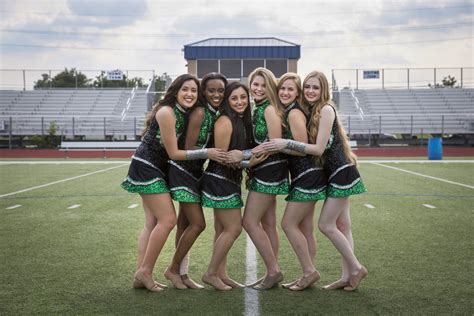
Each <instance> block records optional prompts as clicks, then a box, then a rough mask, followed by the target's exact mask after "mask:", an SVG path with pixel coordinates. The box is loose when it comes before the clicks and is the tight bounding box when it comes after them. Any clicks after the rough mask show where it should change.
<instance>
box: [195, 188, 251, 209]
mask: <svg viewBox="0 0 474 316" xmlns="http://www.w3.org/2000/svg"><path fill="white" fill-rule="evenodd" d="M202 206H204V207H210V208H241V207H243V206H244V202H243V201H242V198H241V196H240V194H238V193H234V194H231V195H229V196H223V197H221V196H213V195H211V194H209V193H206V192H202Z"/></svg>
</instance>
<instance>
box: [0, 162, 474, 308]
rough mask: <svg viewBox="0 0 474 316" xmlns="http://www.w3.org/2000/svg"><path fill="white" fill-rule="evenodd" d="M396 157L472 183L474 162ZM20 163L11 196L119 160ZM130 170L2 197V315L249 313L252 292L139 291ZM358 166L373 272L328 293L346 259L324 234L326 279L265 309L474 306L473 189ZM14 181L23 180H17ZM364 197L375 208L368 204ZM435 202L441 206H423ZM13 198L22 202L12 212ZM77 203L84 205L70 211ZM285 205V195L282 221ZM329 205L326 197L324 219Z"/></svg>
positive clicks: (240, 260)
mask: <svg viewBox="0 0 474 316" xmlns="http://www.w3.org/2000/svg"><path fill="white" fill-rule="evenodd" d="M394 166H396V167H398V168H402V169H407V170H411V171H415V172H420V173H424V174H427V175H432V176H436V177H445V176H446V178H448V176H449V178H448V179H449V180H451V181H456V182H461V183H466V184H472V183H469V180H470V179H472V178H470V177H469V176H466V174H469V172H472V171H471V170H472V168H470V166H471V164H466V165H464V164H450V165H444V164H443V165H439V166H438V165H419V164H402V165H395V164H394ZM431 166H438V167H437V168H432V167H431ZM17 167H18V166H6V165H3V166H0V172H1V175H2V179H8V181H2V184H0V192H1V193H8V192H12V191H14V190H19V189H22V188H25V187H30V186H34V185H38V184H42V183H46V182H48V181H55V180H59V179H63V178H67V177H72V176H75V175H79V174H82V173H87V172H91V171H95V170H100V169H105V168H108V167H110V165H68V166H66V165H55V166H49V165H47V166H36V165H31V166H30V165H24V166H21V168H17ZM426 167H428V168H426ZM126 169H127V168H126V167H123V168H118V169H115V170H110V171H107V172H104V173H100V174H96V175H91V176H88V177H84V178H79V179H76V180H73V181H69V182H65V183H62V184H58V185H52V186H49V187H44V188H41V189H38V190H34V191H29V192H25V193H20V194H17V195H13V196H10V197H6V198H1V199H0V210H1V213H0V214H1V215H0V219H1V220H0V238H1V241H2V243H1V244H0V254H1V257H2V269H1V271H0V281H1V282H0V313H1V314H2V315H10V314H33V313H34V314H37V313H39V314H53V313H58V314H158V315H162V314H173V315H175V314H193V315H194V314H203V315H209V314H211V315H212V314H214V315H218V314H219V315H223V314H224V315H241V314H243V312H244V296H245V292H244V290H232V291H229V292H225V293H224V292H218V291H215V290H213V289H210V288H209V287H207V288H206V289H205V290H184V291H183V290H176V289H172V288H170V289H167V290H166V291H163V292H161V293H150V292H148V291H146V290H134V289H132V288H131V278H132V276H133V272H134V268H135V256H136V242H137V237H138V234H139V232H140V230H141V227H142V225H143V214H142V212H143V211H142V210H141V207H140V206H139V207H137V208H134V209H129V208H128V206H129V205H130V204H133V203H135V204H139V205H140V198H139V197H138V196H137V195H133V194H128V193H126V192H125V191H123V190H121V189H120V187H119V183H120V181H121V180H122V178H123V177H124V175H125V173H126ZM360 171H361V173H362V176H363V178H364V182H365V184H366V185H367V187H368V189H369V192H368V193H367V194H363V195H360V196H355V197H353V198H351V216H352V222H353V234H354V240H355V245H356V255H357V256H358V258H359V259H360V261H361V262H362V263H363V264H364V265H366V266H367V268H368V269H369V277H368V278H367V279H366V280H364V281H363V283H362V284H361V288H360V289H359V290H358V291H357V292H354V293H346V292H343V291H324V290H322V288H321V287H322V285H324V284H328V283H330V282H332V281H334V280H336V279H337V278H338V276H339V271H340V270H339V269H340V267H339V264H340V259H339V255H338V253H337V252H336V250H335V249H334V247H333V246H332V244H330V242H329V241H328V240H327V238H326V237H324V236H322V235H321V234H320V233H319V232H316V233H315V234H316V236H317V240H318V253H317V259H316V265H317V268H318V270H319V271H320V272H321V275H322V278H321V281H320V282H319V283H318V284H317V285H316V286H315V287H314V288H313V289H309V290H306V291H302V292H290V291H288V290H284V289H281V288H277V289H273V290H271V291H265V292H258V296H259V304H260V313H261V314H262V315H287V314H301V315H305V314H306V315H309V314H311V315H314V314H347V313H351V314H472V313H473V311H474V308H473V304H472V299H471V297H472V296H473V294H474V289H473V286H472V284H471V282H470V275H472V274H473V272H474V271H473V262H474V255H473V251H472V249H474V248H473V246H474V245H473V242H472V238H470V237H469V236H470V232H471V231H472V228H473V224H472V223H473V215H474V208H473V206H474V203H473V200H474V197H473V195H472V189H469V188H463V187H459V186H455V185H451V184H448V183H443V182H439V181H434V180H430V179H426V178H421V177H417V176H414V175H409V174H406V173H402V172H399V171H396V170H391V169H387V168H384V167H381V166H376V165H372V164H365V163H364V164H361V166H360ZM52 175H54V176H52ZM29 179H34V183H31V182H30V181H29ZM10 180H11V181H10ZM15 181H17V182H15ZM9 183H15V188H14V189H13V188H12V187H10V185H9ZM366 203H369V204H372V205H374V206H375V209H369V208H366V207H365V206H364V204H366ZM425 203H427V204H431V205H434V206H436V209H428V208H426V207H423V206H422V204H425ZM15 204H21V205H22V207H20V208H16V209H11V210H7V209H6V207H8V206H11V205H15ZM73 204H81V207H80V208H76V209H67V207H69V206H70V205H73ZM284 205H285V202H284V200H283V198H279V200H278V207H279V208H278V218H279V219H281V217H282V212H283V209H284ZM320 207H321V202H318V205H317V207H316V213H315V214H316V215H315V217H316V220H317V217H318V214H319V210H320ZM204 211H205V214H206V220H207V229H206V230H205V231H204V233H203V234H202V235H201V236H200V237H199V238H198V240H197V241H196V243H195V245H194V247H193V248H192V250H191V264H190V275H191V277H193V278H194V279H195V280H197V281H199V279H200V276H201V275H202V274H203V273H204V271H205V269H206V267H207V264H208V262H209V259H210V256H211V252H212V246H211V245H212V238H213V220H212V217H213V216H212V210H210V209H205V210H204ZM315 227H317V224H315ZM245 239H246V236H245V233H243V234H241V236H240V237H239V239H238V240H237V242H236V244H235V245H234V247H233V248H232V250H231V254H230V257H229V263H228V264H229V267H228V269H229V273H230V275H231V276H232V277H233V278H235V279H236V280H237V281H240V282H244V281H245V243H246V241H245ZM280 239H281V245H280V255H279V261H280V265H281V267H282V270H283V273H284V275H285V281H287V280H293V279H295V278H297V277H299V276H300V274H301V269H300V267H299V264H298V261H297V259H296V257H295V255H294V253H293V250H292V249H291V246H290V245H289V243H288V241H287V240H286V238H285V235H284V234H283V232H282V231H281V230H280ZM173 245H174V232H173V233H172V234H171V235H170V238H169V240H168V242H167V244H166V245H165V248H164V249H163V251H162V254H161V255H160V258H159V260H158V262H157V266H156V268H155V276H156V278H157V280H159V281H161V282H165V279H164V277H163V276H162V272H163V271H164V270H165V268H166V267H167V265H168V264H169V262H170V261H171V257H172V255H173V248H174V247H173ZM257 256H258V255H257ZM258 262H259V263H258V265H259V274H258V275H259V276H261V275H263V273H264V268H263V265H262V262H261V260H260V259H259V260H258ZM165 283H166V282H165ZM251 291H253V290H251Z"/></svg>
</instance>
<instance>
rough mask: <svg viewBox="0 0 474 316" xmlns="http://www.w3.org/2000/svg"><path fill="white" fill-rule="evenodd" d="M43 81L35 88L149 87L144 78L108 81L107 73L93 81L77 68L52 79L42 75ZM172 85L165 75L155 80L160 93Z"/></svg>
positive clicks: (124, 78)
mask: <svg viewBox="0 0 474 316" xmlns="http://www.w3.org/2000/svg"><path fill="white" fill-rule="evenodd" d="M41 77H42V78H41V79H39V80H37V81H35V85H34V88H35V89H41V88H75V87H77V88H126V87H135V86H136V85H137V86H138V87H139V88H143V87H147V84H145V83H144V82H143V78H140V77H133V78H127V76H126V75H125V74H124V75H123V79H122V80H108V79H107V73H106V72H105V71H102V72H101V73H100V75H98V76H96V77H95V78H93V79H89V78H87V76H86V75H85V74H83V73H82V72H80V71H77V70H76V68H70V69H67V68H64V71H62V72H60V73H58V74H57V75H55V76H54V77H50V76H49V74H46V73H44V74H42V75H41ZM168 81H169V83H171V78H170V77H169V76H168V75H167V74H166V73H164V74H163V75H162V76H158V77H156V79H155V88H156V90H158V91H162V90H164V88H165V86H166V87H167V84H168V85H169V83H168Z"/></svg>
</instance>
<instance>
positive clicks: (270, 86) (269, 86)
mask: <svg viewBox="0 0 474 316" xmlns="http://www.w3.org/2000/svg"><path fill="white" fill-rule="evenodd" d="M257 76H261V77H262V78H263V81H264V82H265V94H266V95H267V99H268V101H269V102H270V105H272V106H273V107H275V110H276V112H277V114H278V116H279V117H280V120H281V122H282V124H283V118H284V115H283V113H284V111H282V110H281V109H280V108H279V107H278V104H279V98H278V94H277V80H276V78H275V75H274V74H273V72H271V71H270V70H268V69H267V68H263V67H258V68H255V70H254V71H252V72H251V73H250V74H249V80H248V86H249V89H250V90H252V82H253V81H254V80H255V78H256V77H257Z"/></svg>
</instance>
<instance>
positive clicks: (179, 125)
mask: <svg viewBox="0 0 474 316" xmlns="http://www.w3.org/2000/svg"><path fill="white" fill-rule="evenodd" d="M173 112H174V116H175V117H176V124H175V129H176V138H179V136H180V135H181V134H182V133H183V130H184V113H183V112H181V111H180V110H179V109H178V107H176V106H174V107H173ZM156 138H157V139H158V140H159V141H160V144H162V145H163V142H162V141H161V133H160V129H158V131H157V132H156Z"/></svg>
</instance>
